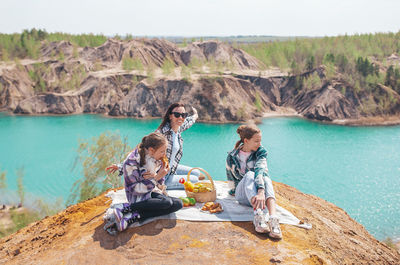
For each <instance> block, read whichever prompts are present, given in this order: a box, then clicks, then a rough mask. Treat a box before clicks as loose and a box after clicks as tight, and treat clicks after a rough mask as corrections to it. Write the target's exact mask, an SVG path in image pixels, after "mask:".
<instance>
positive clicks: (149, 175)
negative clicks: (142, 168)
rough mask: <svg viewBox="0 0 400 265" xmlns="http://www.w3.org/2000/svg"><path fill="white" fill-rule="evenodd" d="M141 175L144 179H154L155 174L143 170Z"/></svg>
mask: <svg viewBox="0 0 400 265" xmlns="http://www.w3.org/2000/svg"><path fill="white" fill-rule="evenodd" d="M142 176H143V178H144V179H155V178H156V174H153V173H151V172H144V173H143V175H142Z"/></svg>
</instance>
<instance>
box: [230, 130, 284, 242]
mask: <svg viewBox="0 0 400 265" xmlns="http://www.w3.org/2000/svg"><path fill="white" fill-rule="evenodd" d="M237 133H238V134H239V136H240V140H239V141H238V142H237V143H236V145H235V148H234V149H233V150H232V151H231V152H229V154H228V157H227V159H226V163H227V164H226V174H227V178H228V182H229V183H230V185H231V187H232V189H231V190H230V191H229V193H230V194H231V195H233V196H235V198H236V200H237V201H238V202H239V203H240V204H243V205H248V206H252V207H253V209H254V220H253V223H254V227H255V230H256V231H257V232H258V233H269V236H270V237H272V238H277V239H281V238H282V232H281V228H280V226H279V219H278V217H277V215H276V202H275V193H274V188H273V186H272V181H271V179H270V178H269V176H268V168H267V151H266V150H265V148H264V147H263V146H262V145H261V137H262V135H261V131H260V129H259V128H257V127H256V126H254V125H241V126H239V128H238V129H237ZM265 206H266V207H267V209H268V212H269V216H270V217H269V220H268V221H266V217H265V213H264V212H263V210H264V209H265Z"/></svg>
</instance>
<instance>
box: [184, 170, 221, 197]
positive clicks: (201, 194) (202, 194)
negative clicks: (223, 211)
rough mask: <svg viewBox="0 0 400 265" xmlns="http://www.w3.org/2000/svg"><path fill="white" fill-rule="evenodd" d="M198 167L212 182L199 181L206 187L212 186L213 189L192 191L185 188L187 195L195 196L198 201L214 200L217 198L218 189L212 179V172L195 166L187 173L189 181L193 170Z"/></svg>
mask: <svg viewBox="0 0 400 265" xmlns="http://www.w3.org/2000/svg"><path fill="white" fill-rule="evenodd" d="M194 169H198V170H200V171H202V172H203V173H204V174H205V175H206V176H207V177H208V179H209V180H210V182H199V183H201V184H203V185H204V186H205V187H207V188H210V189H211V191H205V192H191V191H188V190H186V189H185V192H186V195H187V196H188V197H190V198H195V199H196V201H197V202H213V201H215V199H216V198H217V191H216V190H215V185H214V181H213V180H212V178H211V176H210V174H208V172H207V171H205V170H204V169H202V168H200V167H194V168H192V169H191V170H189V172H188V174H187V181H190V173H191V172H192V170H194Z"/></svg>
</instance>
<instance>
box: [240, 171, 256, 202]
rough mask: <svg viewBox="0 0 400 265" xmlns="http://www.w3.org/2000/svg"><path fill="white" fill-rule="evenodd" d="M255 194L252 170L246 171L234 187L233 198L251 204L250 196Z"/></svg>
mask: <svg viewBox="0 0 400 265" xmlns="http://www.w3.org/2000/svg"><path fill="white" fill-rule="evenodd" d="M255 195H257V190H256V185H255V183H254V172H253V171H249V172H247V173H246V174H245V175H244V176H243V178H242V180H241V181H240V182H239V184H238V185H237V187H236V191H235V198H236V200H237V201H238V202H239V203H240V204H243V205H247V206H252V205H251V198H253V197H254V196H255Z"/></svg>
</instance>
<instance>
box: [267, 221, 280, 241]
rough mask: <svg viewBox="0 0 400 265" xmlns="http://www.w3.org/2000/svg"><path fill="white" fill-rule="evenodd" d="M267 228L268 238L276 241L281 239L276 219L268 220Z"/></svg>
mask: <svg viewBox="0 0 400 265" xmlns="http://www.w3.org/2000/svg"><path fill="white" fill-rule="evenodd" d="M268 226H269V229H270V232H269V236H270V237H272V238H276V239H282V231H281V227H280V225H279V219H278V218H276V217H272V218H269V220H268Z"/></svg>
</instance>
